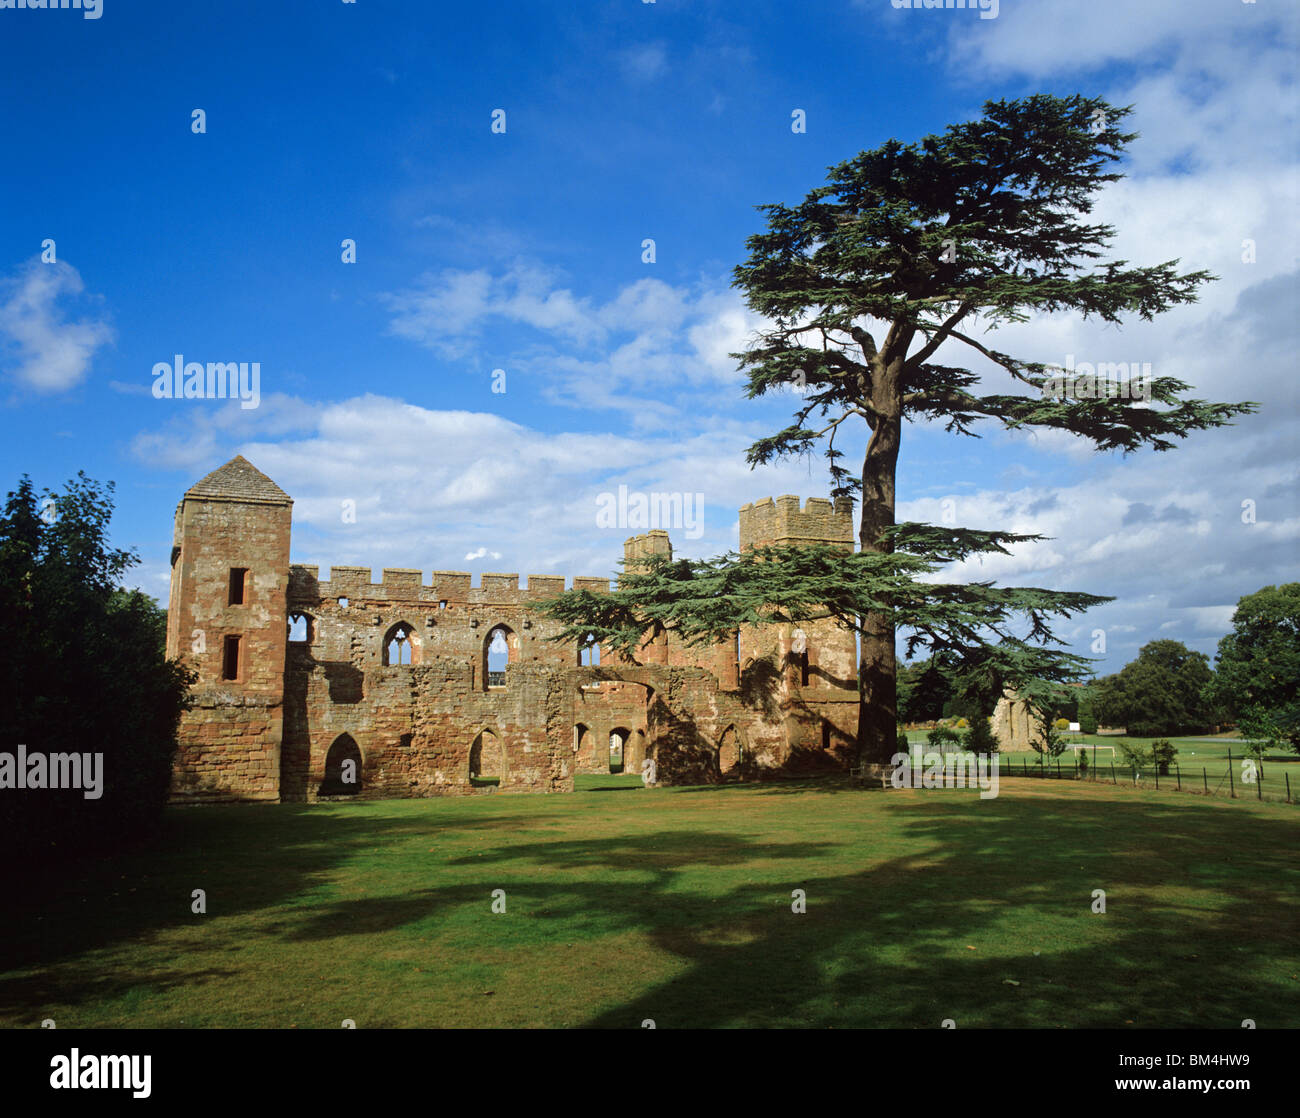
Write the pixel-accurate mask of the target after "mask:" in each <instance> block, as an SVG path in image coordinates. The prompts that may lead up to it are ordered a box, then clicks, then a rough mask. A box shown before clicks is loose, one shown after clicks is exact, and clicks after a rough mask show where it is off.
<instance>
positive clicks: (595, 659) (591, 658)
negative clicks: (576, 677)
mask: <svg viewBox="0 0 1300 1118" xmlns="http://www.w3.org/2000/svg"><path fill="white" fill-rule="evenodd" d="M578 666H579V667H581V668H598V667H600V642H599V641H597V640H596V638H595V636H594V635H593V634H591V633H588V634H587V635H586V636H585V637H583V639H582V643H581V644H580V645H578ZM582 686H583V689H584V690H586V691H599V690H600V680H598V679H597V680H594V681H593V682H591V683H584V684H583V685H582Z"/></svg>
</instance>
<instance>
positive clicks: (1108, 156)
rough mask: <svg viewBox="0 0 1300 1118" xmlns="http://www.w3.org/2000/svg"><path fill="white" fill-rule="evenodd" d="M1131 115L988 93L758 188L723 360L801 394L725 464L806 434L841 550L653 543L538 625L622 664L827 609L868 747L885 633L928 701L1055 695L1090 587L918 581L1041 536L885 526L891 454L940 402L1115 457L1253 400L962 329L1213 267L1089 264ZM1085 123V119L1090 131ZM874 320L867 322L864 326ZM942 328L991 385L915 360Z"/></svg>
mask: <svg viewBox="0 0 1300 1118" xmlns="http://www.w3.org/2000/svg"><path fill="white" fill-rule="evenodd" d="M1130 112H1131V110H1130V109H1128V108H1116V107H1114V106H1111V105H1109V104H1107V103H1106V102H1105V101H1104V100H1101V99H1098V98H1090V97H1083V96H1079V95H1075V96H1070V97H1056V96H1051V95H1046V94H1040V95H1035V96H1031V97H1027V98H1024V99H1022V100H1014V101H1005V100H1001V101H989V102H988V103H986V104H985V106H984V110H983V113H982V115H981V116H980V118H979V119H977V120H973V121H967V122H964V123H960V124H954V125H952V126H950V127H949V128H948V129H946V130H945V131H944V132H943V133H942V134H939V135H931V136H926V137H924V138H923V139H922V140H920V141H919V142H917V143H913V144H903V143H901V142H899V141H898V140H890V141H888V142H887V143H885V144H883V145H882V146H880V147H878V148H876V149H874V150H871V151H864V152H860V153H859V154H858V155H856V156H854V157H853V158H851V159H849V160H847V161H845V162H843V163H841V164H839V165H837V166H834V167H832V168H831V169H830V173H829V176H828V181H827V182H826V183H825V184H824V185H822V186H818V187H816V188H814V189H813V190H811V191H810V192H809V193H808V194H807V196H806V197H805V198H804V200H803V201H802V202H800V203H798V204H796V205H794V206H787V205H784V204H781V203H775V204H769V205H763V206H760V207H759V209H760V212H761V213H762V214H763V215H764V217H765V218H766V222H767V228H766V230H765V231H763V232H760V233H757V234H755V235H753V236H751V237H750V238H749V239H748V241H747V242H746V245H747V248H748V250H749V256H748V258H747V259H746V260H745V261H744V262H743V263H742V264H740V265H738V266H737V267H736V269H735V272H734V282H735V286H737V287H738V288H740V289H741V290H742V291H743V292H744V294H745V300H746V303H747V305H748V307H749V308H750V310H752V311H753V312H755V313H756V314H757V315H759V316H761V317H763V318H764V319H766V320H767V321H768V322H770V323H772V326H771V327H770V328H769V329H766V330H765V331H763V332H761V333H760V334H759V335H758V336H757V338H756V339H755V341H754V342H753V344H752V345H751V346H750V347H749V349H747V350H746V351H744V352H742V353H737V354H734V355H733V356H735V357H736V358H737V360H738V361H739V362H740V366H741V368H742V370H743V371H744V372H745V374H746V376H747V378H748V387H747V394H748V396H749V397H750V398H751V399H755V398H757V397H760V396H763V395H765V394H768V393H772V392H781V391H785V390H788V389H790V388H792V387H793V388H796V389H797V390H798V391H799V394H800V400H801V403H800V406H799V407H798V409H797V411H796V414H795V415H794V417H793V419H792V422H791V423H789V424H788V425H787V426H785V427H784V428H783V429H781V430H779V431H776V432H774V433H772V434H770V435H767V436H765V437H763V438H760V439H758V440H757V441H756V442H755V443H753V444H752V445H751V446H750V447H749V450H748V452H747V460H748V461H749V463H750V465H751V466H758V465H762V464H766V463H769V462H772V461H775V460H777V459H780V458H784V457H788V456H803V455H806V454H809V453H811V452H812V450H813V449H814V448H816V447H819V446H822V445H824V452H825V455H826V459H827V462H828V469H829V475H830V481H831V494H832V496H849V497H857V498H858V499H860V501H861V505H860V523H859V531H858V543H859V545H860V548H861V550H860V551H858V552H856V553H846V552H844V551H842V550H840V549H838V548H833V547H825V546H823V547H820V548H803V547H795V548H765V549H761V550H760V551H755V552H747V553H746V554H744V555H740V556H735V555H726V556H723V557H721V558H719V559H714V560H710V561H707V562H690V561H678V562H675V563H673V562H668V561H664V560H660V561H659V562H658V563H656V562H655V561H653V560H652V561H650V563H649V564H648V565H647V568H643V569H639V570H638V572H637V573H635V574H631V573H629V572H625V573H624V576H623V578H622V579H621V581H620V586H619V590H618V591H617V592H616V593H614V594H611V595H605V594H600V595H597V594H591V593H589V592H587V591H581V590H578V591H570V592H569V593H568V594H566V595H564V596H562V597H561V598H560V599H557V600H554V601H552V602H551V603H545V604H541V605H540V606H539V607H538V608H540V609H541V611H542V612H544V613H546V614H548V615H549V616H550V617H551V618H552V619H553V620H556V621H558V622H560V623H561V625H562V632H560V633H559V634H558V635H556V636H555V637H553V638H552V639H554V640H559V641H565V642H568V643H573V642H575V641H577V640H579V639H581V637H582V636H584V635H585V634H586V633H589V632H594V633H595V634H596V635H597V637H598V639H599V640H600V641H601V643H602V644H608V645H610V646H611V647H613V648H615V649H617V650H618V651H620V652H623V653H625V654H627V655H630V656H633V658H635V655H636V653H637V651H638V650H639V648H640V647H641V645H642V643H643V641H644V638H645V635H646V633H647V632H648V631H650V630H652V629H653V628H654V627H655V626H662V627H663V628H664V629H669V630H675V631H676V632H677V633H678V635H679V636H680V637H682V638H684V639H685V640H686V641H687V642H688V643H704V642H713V641H725V640H728V639H730V638H731V637H732V634H734V632H735V630H736V628H737V627H738V626H740V625H746V624H754V623H755V622H756V621H760V620H767V621H789V622H792V623H793V622H803V621H811V620H816V619H818V618H830V619H833V620H834V621H836V622H837V623H839V624H840V625H841V626H843V627H844V628H846V629H850V630H852V631H855V632H856V633H858V634H859V635H860V637H861V648H862V664H861V672H860V678H861V683H862V687H863V693H864V694H867V693H869V694H870V695H871V702H870V703H865V702H864V704H863V705H862V706H861V707H860V708H859V739H860V740H859V746H860V749H861V750H862V751H863V755H864V756H865V757H868V758H870V759H876V760H883V759H885V758H886V757H887V756H888V755H889V751H890V748H891V746H892V740H891V739H892V737H893V735H894V730H893V726H894V723H895V720H896V715H898V714H899V713H900V712H901V709H902V708H900V707H899V706H898V705H897V704H896V695H897V673H896V666H895V656H896V644H895V636H896V634H897V633H906V640H905V646H906V653H905V655H906V658H907V659H909V660H910V659H912V658H913V657H914V656H915V655H916V654H917V653H918V652H920V651H922V650H924V652H925V656H924V659H925V660H927V661H929V662H930V663H931V664H932V666H933V668H934V670H935V671H937V672H938V673H939V675H940V676H941V677H942V678H943V680H944V681H945V684H946V690H947V696H946V697H947V698H948V699H958V700H972V701H974V702H976V703H977V704H978V705H979V706H980V707H981V708H983V709H989V708H991V707H992V706H993V704H994V703H996V702H997V700H998V699H999V698H1001V696H1002V694H1003V691H1004V689H1006V688H1008V687H1012V688H1014V689H1016V690H1017V691H1018V692H1019V693H1020V694H1021V696H1022V697H1024V698H1026V699H1028V700H1029V701H1030V702H1031V703H1033V704H1034V705H1035V706H1036V707H1039V708H1045V707H1046V706H1047V704H1049V703H1050V702H1052V701H1059V698H1060V695H1059V692H1060V688H1059V687H1058V686H1057V685H1058V684H1060V683H1061V682H1064V681H1069V680H1076V679H1079V678H1082V676H1083V675H1084V674H1085V673H1086V670H1087V667H1088V661H1086V660H1084V659H1083V658H1081V657H1078V656H1075V655H1073V654H1071V653H1069V652H1067V651H1065V649H1064V648H1063V647H1062V646H1061V645H1060V642H1059V641H1058V640H1057V639H1056V637H1055V635H1054V633H1053V630H1052V625H1053V624H1054V623H1055V622H1056V620H1057V619H1060V618H1070V617H1073V616H1074V615H1076V614H1078V613H1079V612H1081V611H1082V610H1085V609H1087V608H1089V607H1090V606H1093V605H1096V604H1098V603H1100V602H1103V601H1108V600H1109V599H1107V598H1103V597H1100V596H1098V595H1093V594H1085V593H1079V592H1065V591H1051V590H1044V589H1039V588H1033V587H1019V588H999V587H995V586H993V585H992V583H990V582H971V583H964V584H958V583H945V582H941V581H930V578H931V577H932V576H933V575H934V574H936V573H937V572H938V571H939V570H941V569H942V568H943V567H945V566H946V565H948V564H949V563H955V562H959V561H961V560H962V559H965V558H968V557H970V556H979V555H986V554H992V553H1003V554H1006V553H1007V550H1008V547H1009V546H1010V545H1012V544H1016V543H1023V542H1027V541H1030V540H1035V539H1038V538H1039V537H1037V536H1027V535H1018V534H1015V533H1010V532H998V531H975V530H973V529H968V528H956V527H948V526H938V525H927V524H912V523H909V524H896V523H895V483H896V472H897V463H898V454H899V448H900V445H901V440H902V430H903V422H904V421H905V420H912V421H916V420H933V419H938V420H941V421H943V422H945V423H946V428H947V430H948V431H949V432H952V433H956V434H961V435H971V436H976V435H977V434H978V432H977V431H976V430H975V429H974V428H975V426H976V425H977V424H980V423H983V422H985V421H988V422H991V423H992V424H993V425H995V426H997V427H1001V428H1002V429H1006V430H1011V429H1020V428H1046V429H1054V430H1060V431H1067V432H1070V433H1073V434H1075V435H1077V436H1079V437H1081V438H1083V439H1087V440H1089V441H1091V442H1092V443H1093V444H1094V445H1095V446H1096V447H1097V448H1098V449H1101V450H1111V449H1122V450H1124V451H1125V452H1129V451H1134V450H1138V449H1141V448H1143V447H1150V448H1152V449H1155V450H1158V451H1159V450H1168V449H1170V448H1171V447H1173V446H1174V441H1173V440H1176V439H1181V438H1184V437H1186V436H1187V435H1188V434H1190V433H1192V432H1193V431H1198V430H1202V429H1206V428H1212V427H1219V426H1222V425H1224V424H1227V423H1229V422H1230V421H1231V420H1232V418H1233V417H1235V416H1237V415H1241V414H1244V413H1247V412H1250V411H1253V410H1255V408H1256V405H1254V404H1251V403H1240V404H1212V403H1207V402H1205V401H1202V400H1195V399H1184V398H1182V396H1181V394H1182V393H1183V392H1184V391H1186V390H1187V389H1188V388H1189V386H1188V385H1186V384H1185V383H1183V382H1182V381H1179V380H1176V379H1175V378H1172V377H1156V378H1154V380H1153V381H1152V382H1151V383H1150V384H1149V385H1145V386H1143V387H1144V388H1145V389H1149V391H1144V392H1133V391H1127V394H1126V395H1123V396H1117V397H1110V396H1107V397H1105V398H1100V399H1098V398H1093V394H1092V393H1091V391H1090V390H1089V391H1088V392H1082V391H1076V390H1075V389H1074V388H1073V387H1069V388H1068V389H1066V390H1064V391H1057V390H1056V389H1057V388H1058V387H1059V385H1058V384H1057V381H1059V380H1060V378H1061V377H1062V376H1063V375H1064V374H1066V373H1067V370H1065V369H1064V368H1062V367H1059V366H1049V365H1046V364H1043V363H1042V362H1037V361H1025V360H1022V359H1019V358H1016V357H1014V356H1011V355H1009V354H1005V353H1002V352H1000V351H998V350H996V349H994V348H991V347H990V346H989V345H986V344H985V342H984V341H981V340H980V339H979V337H978V335H980V334H981V333H983V332H984V331H987V330H988V329H990V328H992V327H996V326H998V325H1001V324H1004V323H1017V322H1023V321H1026V320H1028V319H1029V318H1030V317H1031V316H1033V315H1038V314H1044V313H1053V312H1067V313H1078V314H1081V315H1082V316H1083V317H1084V318H1085V319H1086V318H1089V317H1093V318H1096V319H1099V320H1101V321H1102V322H1104V323H1118V322H1119V321H1121V319H1122V317H1123V316H1125V315H1130V314H1136V315H1138V316H1140V317H1141V318H1143V319H1151V318H1153V317H1154V316H1155V315H1157V314H1160V313H1162V312H1164V311H1166V310H1168V309H1170V308H1171V307H1174V306H1176V305H1179V304H1184V303H1191V302H1194V301H1195V300H1196V297H1197V291H1198V289H1199V288H1200V287H1201V286H1202V285H1203V284H1205V283H1207V282H1209V281H1210V280H1211V279H1213V278H1214V277H1212V276H1210V275H1209V273H1207V272H1204V271H1194V272H1188V273H1183V274H1180V273H1179V272H1178V270H1177V267H1176V265H1177V264H1178V261H1176V260H1173V261H1166V262H1164V263H1161V264H1156V265H1153V266H1147V267H1136V268H1130V267H1129V266H1128V265H1127V262H1126V261H1122V260H1105V259H1104V257H1105V255H1106V250H1107V249H1108V248H1109V245H1110V242H1111V240H1112V238H1113V237H1114V234H1115V230H1114V229H1113V228H1111V227H1110V226H1107V225H1102V224H1096V223H1090V222H1088V221H1086V220H1084V217H1085V216H1086V215H1087V214H1089V213H1090V212H1091V210H1092V206H1093V202H1094V196H1095V195H1096V193H1097V191H1099V190H1100V189H1101V188H1103V187H1104V186H1105V185H1106V184H1107V183H1110V182H1113V181H1115V180H1116V179H1118V178H1120V177H1121V176H1120V175H1119V173H1118V172H1116V171H1115V170H1113V169H1112V164H1114V163H1116V162H1117V161H1118V160H1120V159H1121V158H1122V157H1123V154H1124V152H1125V149H1126V147H1127V145H1128V144H1129V143H1130V142H1131V141H1132V140H1133V139H1134V138H1135V133H1127V132H1124V131H1122V130H1121V129H1120V125H1121V124H1122V122H1123V120H1124V118H1125V117H1127V116H1128V115H1129V114H1130ZM1099 120H1101V121H1104V123H1105V127H1103V128H1101V129H1097V128H1096V127H1095V125H1096V123H1097V122H1098V121H1099ZM949 250H953V251H949ZM954 252H955V255H954V254H953V253H954ZM873 322H874V323H879V324H880V329H878V330H876V328H875V327H874V326H873V327H872V328H871V329H868V326H870V325H871V324H872V323H873ZM873 330H875V332H873ZM945 342H947V343H956V345H957V346H964V347H966V348H967V349H968V350H969V351H970V353H971V355H972V356H973V355H979V358H980V359H986V360H989V361H992V362H993V363H994V364H995V365H996V366H998V367H999V368H1000V369H1001V370H1002V372H1004V373H1005V374H1006V375H1007V377H1009V378H1010V387H1011V388H1012V390H1013V391H1012V393H1010V394H989V395H981V394H979V392H980V388H981V384H982V381H983V378H982V376H981V375H980V374H979V373H977V372H976V371H973V370H971V369H969V368H959V367H954V366H949V365H939V364H936V363H934V361H933V360H932V359H933V358H934V356H935V355H936V353H937V351H938V349H939V347H940V346H942V345H943V344H944V343H945ZM1141 396H1146V397H1147V399H1146V400H1143V399H1140V398H1139V397H1141ZM846 423H847V424H850V425H851V426H850V427H849V428H845V429H846V430H855V431H857V432H858V433H859V434H863V435H865V434H867V433H868V432H869V434H870V437H869V439H868V441H867V451H866V456H865V458H864V461H863V466H862V472H861V474H860V476H854V475H853V474H852V473H851V472H850V471H849V470H847V469H845V468H844V467H842V466H841V465H840V461H839V460H840V459H841V457H842V451H840V450H838V449H836V446H835V439H836V436H837V433H839V431H840V429H841V427H842V425H844V424H846ZM907 701H908V702H909V703H913V704H919V703H921V702H922V701H924V702H926V703H928V702H929V695H928V693H927V692H926V691H925V690H924V689H923V688H920V686H919V685H917V686H915V687H913V686H912V685H911V684H910V683H909V694H908V696H907ZM941 711H942V707H941Z"/></svg>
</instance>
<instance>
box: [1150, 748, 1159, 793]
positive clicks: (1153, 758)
mask: <svg viewBox="0 0 1300 1118" xmlns="http://www.w3.org/2000/svg"><path fill="white" fill-rule="evenodd" d="M1151 752H1152V754H1153V756H1152V760H1155V757H1154V753H1155V750H1154V749H1153V750H1152V751H1151ZM1156 791H1157V792H1159V791H1160V762H1159V761H1156Z"/></svg>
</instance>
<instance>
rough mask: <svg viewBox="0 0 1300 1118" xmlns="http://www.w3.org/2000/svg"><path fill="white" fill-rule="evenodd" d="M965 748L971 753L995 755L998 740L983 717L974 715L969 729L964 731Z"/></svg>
mask: <svg viewBox="0 0 1300 1118" xmlns="http://www.w3.org/2000/svg"><path fill="white" fill-rule="evenodd" d="M966 748H967V749H969V750H970V751H971V752H972V753H986V754H991V753H996V752H997V751H998V739H997V738H996V737H995V736H994V734H993V727H992V726H991V725H990V724H989V720H988V719H987V718H985V717H984V716H983V715H976V717H975V718H974V719H972V720H971V724H970V729H969V730H968V731H966Z"/></svg>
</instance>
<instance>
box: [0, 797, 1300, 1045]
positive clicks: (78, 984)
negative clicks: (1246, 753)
mask: <svg viewBox="0 0 1300 1118" xmlns="http://www.w3.org/2000/svg"><path fill="white" fill-rule="evenodd" d="M580 784H581V787H582V788H583V790H582V791H580V792H579V793H577V794H575V795H571V796H563V795H553V796H541V795H537V796H526V795H489V796H476V797H472V798H463V799H426V800H391V801H383V802H373V803H331V804H328V805H317V806H305V805H282V806H223V807H202V808H174V809H170V810H169V811H168V814H167V818H166V833H165V835H164V836H163V841H162V842H161V844H160V845H159V847H158V848H157V849H156V850H155V851H153V852H150V853H138V854H134V855H131V856H123V857H119V858H116V859H114V860H112V861H108V862H104V863H101V864H100V865H99V866H97V867H95V868H94V870H93V871H91V872H88V873H86V874H83V875H82V876H81V877H79V878H73V879H63V880H51V881H48V882H47V883H46V884H45V885H44V886H42V888H41V890H40V891H39V893H38V894H36V895H33V894H32V893H30V892H29V893H28V895H26V896H22V897H19V898H14V897H13V895H12V894H11V896H10V903H9V904H8V905H6V906H5V910H4V912H3V914H0V945H3V946H2V947H0V952H3V954H0V1024H2V1025H5V1026H11V1027H12V1026H28V1027H31V1026H36V1025H39V1023H40V1022H41V1020H42V1019H44V1018H53V1019H54V1020H55V1022H56V1024H57V1025H58V1027H59V1028H78V1027H143V1026H151V1027H165V1028H176V1027H241V1026H242V1027H247V1026H252V1027H290V1026H293V1027H297V1028H315V1027H320V1028H338V1027H339V1026H340V1023H341V1022H342V1021H343V1019H345V1018H352V1019H353V1020H355V1021H356V1023H357V1026H358V1027H359V1028H377V1027H385V1026H390V1027H391V1026H485V1027H494V1026H525V1027H527V1026H543V1027H575V1026H610V1027H619V1028H637V1027H639V1026H640V1024H641V1022H642V1021H643V1020H644V1019H646V1018H652V1019H654V1020H655V1022H656V1024H657V1025H658V1027H659V1028H682V1027H690V1026H695V1027H709V1026H794V1027H802V1026H813V1027H835V1028H848V1027H862V1026H867V1027H872V1026H894V1027H902V1028H926V1029H933V1028H938V1027H939V1024H940V1022H941V1021H942V1020H943V1019H944V1018H952V1019H954V1020H955V1021H956V1023H957V1025H958V1027H959V1028H972V1027H981V1026H983V1027H990V1026H991V1027H1025V1026H1031V1027H1042V1028H1061V1027H1081V1026H1088V1027H1101V1028H1124V1027H1139V1028H1141V1027H1165V1026H1172V1027H1184V1026H1187V1027H1206V1026H1210V1027H1226V1028H1234V1029H1235V1028H1238V1027H1239V1026H1240V1023H1241V1021H1242V1019H1243V1018H1247V1017H1249V1018H1253V1019H1255V1020H1256V1021H1257V1023H1258V1025H1259V1027H1260V1028H1276V1027H1291V1028H1295V1027H1297V1026H1300V977H1298V976H1300V940H1298V938H1297V936H1296V931H1297V929H1298V928H1300V888H1298V886H1300V867H1298V864H1297V859H1296V853H1295V852H1296V850H1297V848H1298V847H1300V813H1297V811H1296V810H1295V808H1293V807H1290V806H1286V805H1274V804H1269V803H1262V804H1260V803H1255V802H1252V801H1249V800H1246V801H1237V802H1229V801H1216V800H1212V799H1206V798H1204V797H1197V796H1189V795H1183V796H1178V795H1175V794H1162V793H1155V792H1147V791H1141V790H1138V791H1134V790H1132V789H1128V788H1112V787H1110V786H1109V785H1104V784H1098V785H1091V784H1080V783H1075V782H1056V781H1032V780H1004V781H1003V783H1002V786H1001V795H1000V796H998V797H997V798H996V799H993V800H985V801H981V800H980V799H978V797H977V795H976V794H975V793H973V792H965V791H926V790H903V791H891V792H881V791H866V790H860V789H853V788H850V787H848V786H846V785H845V784H844V783H842V782H839V781H835V780H829V781H821V782H808V783H791V784H782V785H765V786H743V785H742V786H729V787H722V788H677V789H665V788H660V789H650V790H646V789H642V788H640V787H639V779H638V778H637V777H635V776H594V777H586V778H583V779H582V781H581V782H580ZM194 889H203V890H205V892H206V895H207V914H206V915H194V914H192V913H191V892H192V890H194ZM496 889H503V890H504V891H505V897H506V912H505V913H504V914H494V913H493V912H492V903H493V898H492V892H493V890H496ZM795 889H801V890H804V892H805V894H806V898H807V912H806V913H805V914H802V915H800V914H795V913H793V912H792V911H791V891H792V890H795ZM1095 889H1104V890H1105V891H1106V912H1105V914H1104V915H1095V914H1093V913H1092V911H1091V904H1092V893H1093V890H1095Z"/></svg>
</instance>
